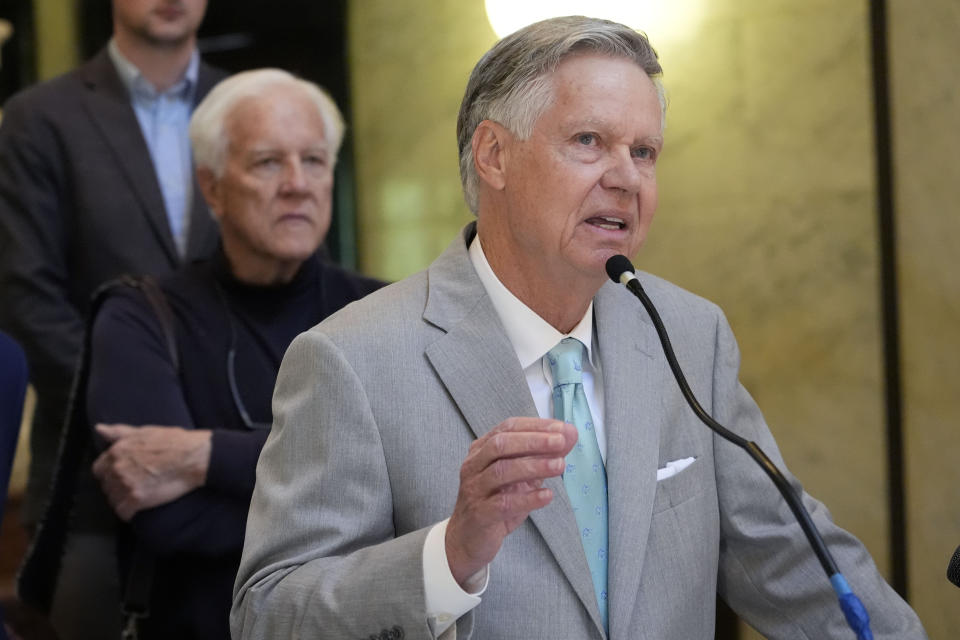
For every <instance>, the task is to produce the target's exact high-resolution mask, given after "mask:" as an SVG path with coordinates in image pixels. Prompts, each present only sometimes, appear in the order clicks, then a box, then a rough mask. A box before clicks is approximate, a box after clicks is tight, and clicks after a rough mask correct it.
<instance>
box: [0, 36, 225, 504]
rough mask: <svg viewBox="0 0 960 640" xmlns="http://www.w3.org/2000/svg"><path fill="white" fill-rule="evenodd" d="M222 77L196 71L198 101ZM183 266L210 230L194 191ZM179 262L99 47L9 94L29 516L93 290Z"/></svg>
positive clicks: (4, 145)
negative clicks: (29, 410) (26, 375)
mask: <svg viewBox="0 0 960 640" xmlns="http://www.w3.org/2000/svg"><path fill="white" fill-rule="evenodd" d="M222 77H224V74H223V72H221V71H219V70H217V69H214V68H212V67H210V66H208V65H206V64H201V65H200V71H199V76H198V81H197V91H196V99H197V100H198V101H199V100H200V99H202V98H203V97H204V96H205V95H206V94H207V92H208V91H209V90H210V89H211V88H212V87H213V85H214V84H215V83H216V82H217V81H219V80H220V79H221V78H222ZM193 195H194V198H193V206H192V211H191V218H190V232H189V233H190V235H189V240H188V249H187V256H186V258H185V260H186V261H190V260H194V259H196V258H199V257H204V256H207V255H210V254H211V253H212V251H213V248H214V247H215V246H216V242H217V235H218V233H217V225H216V223H215V222H214V220H213V219H212V218H211V217H210V213H209V211H208V209H207V207H206V205H205V204H204V202H203V197H202V194H201V193H200V190H199V189H198V188H196V185H195V186H194V193H193ZM179 264H181V259H180V257H179V256H178V254H177V251H176V247H175V245H174V241H173V236H172V235H171V233H170V225H169V222H168V221H167V215H166V210H165V208H164V203H163V196H162V194H161V191H160V185H159V183H158V181H157V176H156V172H155V171H154V167H153V161H152V160H151V158H150V152H149V150H148V149H147V143H146V141H145V140H144V138H143V134H142V133H141V132H140V125H139V123H138V122H137V118H136V114H135V113H134V111H133V108H132V107H131V105H130V98H129V96H128V94H127V90H126V88H125V87H124V86H123V83H122V82H121V80H120V78H119V76H118V75H117V72H116V70H115V69H114V67H113V63H112V62H111V61H110V58H109V56H108V55H107V52H106V49H104V50H102V51H101V52H100V53H98V54H97V55H96V56H95V57H94V58H92V59H91V60H90V61H88V62H87V63H85V64H83V65H82V66H80V67H79V68H77V69H76V70H74V71H71V72H70V73H67V74H65V75H63V76H60V77H59V78H56V79H54V80H51V81H49V82H44V83H41V84H39V85H36V86H34V87H31V88H30V89H27V90H26V91H23V92H22V93H19V94H17V95H16V96H14V97H13V98H11V99H10V100H9V101H8V103H7V104H6V105H5V108H4V113H3V121H2V123H0V297H2V303H0V326H2V327H3V328H4V329H6V330H7V331H9V332H10V334H11V335H13V336H14V337H15V338H16V339H17V341H18V342H20V344H21V345H23V347H24V350H25V351H26V352H27V357H28V359H29V362H30V369H31V378H32V382H33V384H34V385H35V387H36V388H37V392H38V404H37V410H36V411H37V413H36V416H35V421H34V431H33V433H32V437H31V448H32V453H33V456H34V461H33V462H32V463H31V478H30V485H29V487H28V498H27V499H28V504H27V511H28V513H27V514H26V517H27V519H28V521H30V520H33V519H35V517H36V516H37V515H38V509H39V508H40V507H41V506H42V505H43V494H44V493H45V490H46V486H47V484H48V480H49V477H48V476H49V473H50V471H51V470H52V469H51V468H50V467H51V466H52V464H53V461H54V457H55V454H56V447H57V444H58V442H59V433H60V426H61V424H62V423H63V410H64V407H65V405H66V396H67V393H68V391H69V389H70V382H71V379H72V377H73V369H74V366H75V362H76V361H77V357H78V354H79V351H80V342H81V337H82V335H83V316H84V314H85V312H86V309H87V304H88V300H89V298H90V294H91V293H92V292H93V291H94V289H95V288H96V287H97V286H99V285H100V284H102V283H103V282H105V281H106V280H109V279H111V278H114V277H116V276H118V275H120V274H121V273H137V274H139V273H152V274H158V275H159V274H165V273H169V272H172V271H173V270H174V269H176V267H177V266H178V265H179Z"/></svg>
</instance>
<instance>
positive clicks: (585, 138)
mask: <svg viewBox="0 0 960 640" xmlns="http://www.w3.org/2000/svg"><path fill="white" fill-rule="evenodd" d="M596 140H597V136H595V135H594V134H592V133H581V134H579V135H578V136H577V142H579V143H580V144H582V145H585V146H590V145H592V144H593V143H594V142H596Z"/></svg>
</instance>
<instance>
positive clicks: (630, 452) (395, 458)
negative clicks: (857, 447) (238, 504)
mask: <svg viewBox="0 0 960 640" xmlns="http://www.w3.org/2000/svg"><path fill="white" fill-rule="evenodd" d="M659 75H660V64H659V62H658V60H657V57H656V54H655V53H654V51H653V50H652V49H651V48H650V45H649V43H648V42H647V40H646V39H645V38H644V37H643V36H641V35H639V34H638V33H636V32H634V31H632V30H630V29H629V28H627V27H624V26H622V25H618V24H615V23H610V22H606V21H601V20H592V19H588V18H582V17H570V18H561V19H555V20H549V21H545V22H541V23H537V24H534V25H532V26H530V27H527V28H525V29H522V30H520V31H519V32H517V33H514V34H513V35H511V36H509V37H507V38H506V39H504V40H502V41H501V42H499V43H498V44H496V45H495V46H494V47H493V49H491V50H490V51H489V52H488V53H487V54H486V55H485V56H484V57H483V58H482V59H481V60H480V62H479V63H478V64H477V66H476V67H475V69H474V71H473V74H472V75H471V77H470V81H469V83H468V85H467V89H466V93H465V95H464V99H463V103H462V105H461V110H460V118H459V121H458V136H459V146H460V160H461V166H460V168H461V175H462V177H463V184H464V191H465V194H466V198H467V202H468V204H469V205H470V207H471V208H472V209H473V210H474V211H475V213H476V216H477V220H476V222H475V223H472V224H470V225H468V226H467V227H466V228H465V229H464V231H463V233H462V235H461V236H460V237H457V238H456V239H455V240H454V241H453V243H452V244H451V245H450V247H449V248H448V249H447V250H446V252H445V253H443V255H441V256H440V257H439V258H438V259H437V260H436V262H434V263H433V264H432V265H431V266H430V267H429V268H428V269H427V270H426V271H425V272H423V273H420V274H417V275H415V276H412V277H410V278H409V279H407V280H405V281H403V282H400V283H397V284H395V285H393V286H390V287H387V288H385V289H383V290H381V291H379V292H377V293H375V294H373V295H371V296H369V297H368V298H366V299H365V300H363V301H361V302H359V303H358V304H355V305H352V306H350V307H348V308H347V309H345V310H343V311H342V312H340V313H338V314H335V315H334V316H332V317H331V318H328V319H327V320H326V321H325V322H323V323H322V324H321V325H320V326H319V327H317V328H316V329H314V330H312V331H310V332H308V333H306V334H303V335H302V336H300V337H298V338H297V339H296V340H295V341H294V342H293V344H292V345H291V347H290V350H289V352H288V354H287V357H286V358H285V360H284V363H283V366H282V367H281V370H280V374H279V377H278V380H277V390H276V393H275V396H274V409H275V416H274V426H273V430H272V431H271V434H270V437H269V438H268V439H267V443H266V445H265V446H264V449H263V454H262V456H261V458H260V462H259V465H258V467H257V484H256V488H255V489H254V494H253V499H252V502H251V509H250V517H249V520H248V523H247V537H246V542H245V544H244V552H243V560H242V562H241V566H240V572H239V575H238V577H237V592H236V595H235V602H234V609H233V613H232V620H231V625H232V629H233V632H234V637H235V638H237V639H238V640H239V639H240V638H244V639H253V638H288V637H302V638H358V639H360V638H364V639H365V638H371V639H374V638H401V637H402V638H407V639H408V640H409V639H411V638H432V637H437V636H441V637H444V638H449V637H457V638H475V639H477V640H496V639H503V640H518V639H521V638H522V639H524V640H528V639H531V638H563V639H577V640H582V639H587V638H618V639H623V640H627V639H630V640H636V639H645V640H707V639H708V638H713V636H714V603H715V599H716V595H717V594H718V593H719V595H720V596H721V597H723V598H724V599H725V600H726V601H727V602H728V603H729V604H730V605H731V606H732V607H733V609H734V610H736V611H737V612H738V613H739V614H740V615H741V616H743V617H744V618H746V619H747V620H748V621H749V622H750V623H751V624H752V625H753V626H755V627H756V628H757V629H759V630H760V631H761V632H762V633H764V634H765V635H766V636H768V637H770V638H779V639H787V638H818V639H823V638H837V639H841V638H850V637H851V635H850V631H849V630H848V629H847V628H846V625H845V623H844V621H843V616H842V614H841V612H840V610H839V608H838V607H837V605H836V600H835V599H834V596H833V591H832V590H831V588H830V583H829V582H828V581H827V580H826V578H825V577H824V575H823V574H822V573H821V572H820V568H819V567H818V566H817V560H816V558H815V557H814V555H813V554H812V553H811V552H810V551H809V548H808V547H807V545H806V542H805V541H804V539H803V534H802V533H801V530H800V527H799V526H798V525H797V523H796V522H795V521H794V520H793V517H792V515H791V514H790V511H789V510H788V509H787V508H785V506H784V505H783V503H782V501H781V499H780V496H779V495H778V493H777V492H776V490H775V489H774V487H773V486H772V485H771V484H770V483H769V482H768V481H767V478H766V477H765V476H764V472H763V471H762V470H760V469H759V468H757V467H756V466H755V465H753V464H752V463H751V462H750V461H749V460H748V459H747V458H746V456H745V455H744V454H743V453H742V452H741V451H740V450H739V449H736V448H735V447H733V446H732V445H730V444H728V443H727V442H726V441H723V440H719V439H718V438H716V437H715V436H714V435H713V434H712V433H711V432H710V431H708V430H707V429H706V428H704V427H703V426H702V425H701V424H700V423H699V422H698V421H697V419H696V418H695V417H694V415H693V413H692V412H690V410H689V409H688V408H687V406H686V405H685V404H684V401H683V399H682V397H681V395H680V392H679V390H678V388H677V384H676V382H675V381H674V379H673V377H672V376H671V374H670V371H669V369H668V366H667V363H666V361H665V360H664V359H663V356H662V354H661V353H660V351H659V345H658V343H657V336H656V334H655V332H654V329H653V327H652V326H651V325H650V323H649V321H648V320H646V319H645V316H644V314H643V311H642V309H641V308H640V307H639V306H638V304H637V302H636V300H634V299H633V298H632V297H631V296H630V293H629V292H628V291H627V290H626V289H624V288H623V287H619V286H617V285H614V284H613V283H609V282H606V280H607V276H606V274H605V273H604V266H605V263H606V261H607V259H608V258H610V257H611V256H613V255H616V254H626V255H633V254H634V253H636V251H637V250H638V249H639V248H640V246H641V245H642V243H643V241H644V238H645V237H646V234H647V230H648V228H649V226H650V222H651V220H652V218H653V213H654V209H655V208H656V204H657V184H656V177H655V167H656V164H657V159H658V157H659V155H660V152H661V149H662V147H663V107H664V100H663V92H662V89H661V86H660V82H659ZM642 279H643V282H644V285H645V286H646V288H647V290H648V291H649V293H650V296H651V297H652V298H654V299H655V300H657V301H658V303H659V304H660V307H661V310H662V312H663V315H664V320H665V322H666V323H667V325H668V326H669V327H670V328H671V330H672V331H673V332H674V337H675V338H676V342H677V344H679V345H683V348H682V349H681V352H680V358H681V360H682V361H683V366H684V369H685V370H686V372H687V376H688V378H689V381H690V384H691V386H692V387H693V388H694V391H696V392H697V394H698V396H699V397H700V398H701V401H702V402H703V403H704V404H705V406H706V408H707V410H708V411H711V412H713V413H714V414H715V415H716V416H717V418H718V419H719V420H720V421H721V422H723V423H726V424H730V425H733V426H735V428H736V429H737V430H738V431H739V432H740V433H741V434H743V435H744V436H746V437H748V438H749V439H751V440H754V441H756V442H757V443H759V444H760V445H761V446H762V447H763V448H765V449H766V450H767V451H768V452H769V453H771V454H772V456H773V457H774V458H775V459H776V460H777V461H778V462H781V460H780V457H779V454H778V453H777V451H776V446H775V443H774V442H773V438H772V437H771V435H770V432H769V430H768V429H767V427H766V425H765V424H764V422H763V419H762V417H761V415H760V413H759V411H758V409H757V407H756V406H755V405H754V403H753V401H752V400H751V399H750V397H749V395H748V394H747V393H746V391H745V390H744V389H743V388H742V387H741V386H740V385H739V383H738V381H737V367H738V355H737V347H736V344H735V342H734V340H733V337H732V335H731V332H730V329H729V327H728V326H727V323H726V322H725V320H724V318H723V315H722V313H721V312H720V311H719V309H717V307H715V306H714V305H712V304H710V303H708V302H706V301H704V300H702V299H700V298H697V297H695V296H693V295H691V294H689V293H687V292H684V291H682V290H680V289H679V288H677V287H675V286H672V285H670V284H668V283H666V282H664V281H662V280H659V279H657V278H655V277H653V276H649V275H644V276H642ZM329 389H335V392H334V393H327V390H329ZM804 499H805V501H806V504H807V506H808V508H809V509H810V511H811V512H812V513H813V518H814V520H815V521H816V522H817V524H818V525H819V527H820V528H821V530H822V531H823V533H824V537H825V538H826V539H827V541H828V543H829V544H830V546H831V548H832V550H833V552H834V554H835V555H836V557H837V559H838V561H839V563H840V565H841V566H842V567H843V568H844V571H845V572H846V575H847V577H848V578H849V580H850V583H851V584H853V585H854V588H855V589H856V590H857V591H858V592H859V594H860V596H861V597H862V598H863V600H864V601H865V602H866V605H867V607H868V608H869V610H870V613H871V614H872V615H873V621H874V630H875V631H876V637H877V638H886V639H888V640H892V639H893V638H898V639H901V640H902V639H904V638H914V639H917V638H923V637H924V633H923V630H922V628H921V626H920V624H919V622H918V621H917V618H916V616H915V615H914V614H913V612H912V611H911V610H910V609H909V607H908V606H907V605H906V604H905V603H904V602H903V601H902V600H901V599H900V598H899V597H898V596H897V595H896V594H895V593H894V592H893V591H892V590H891V589H890V587H889V586H888V585H887V584H886V583H885V582H884V581H883V579H882V578H881V577H880V575H879V574H878V572H877V569H876V567H875V566H874V564H873V562H872V561H871V559H870V557H869V555H868V554H867V552H866V550H865V549H864V548H863V547H862V545H861V544H860V543H859V542H857V541H856V540H855V539H854V538H853V537H852V536H850V535H849V534H848V533H846V532H844V531H842V530H841V529H839V528H837V527H836V526H835V525H834V524H833V523H832V522H831V521H830V518H829V516H828V514H827V512H826V510H825V509H824V507H823V506H822V505H821V504H819V503H817V502H816V501H814V500H813V499H812V498H810V497H809V496H804Z"/></svg>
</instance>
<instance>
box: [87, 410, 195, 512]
mask: <svg viewBox="0 0 960 640" xmlns="http://www.w3.org/2000/svg"><path fill="white" fill-rule="evenodd" d="M96 430H97V433H98V434H100V435H101V436H103V437H104V438H105V439H106V440H107V442H110V443H111V444H110V446H109V448H107V450H106V451H104V452H103V453H101V454H100V456H99V457H97V459H96V460H95V461H94V463H93V474H94V475H95V476H96V477H97V479H98V480H99V481H100V486H101V487H102V488H103V492H104V493H105V494H106V496H107V500H108V501H109V502H110V506H112V507H113V510H114V511H116V513H117V515H118V516H120V519H122V520H125V521H127V520H130V519H131V518H132V517H133V516H134V515H135V514H136V513H137V512H138V511H142V510H144V509H150V508H151V507H156V506H159V505H162V504H166V503H168V502H171V501H173V500H176V499H177V498H179V497H181V496H183V495H185V494H187V493H189V492H190V491H193V490H194V489H196V488H197V487H201V486H203V484H204V482H206V479H207V468H208V467H209V466H210V449H211V444H210V439H211V436H212V432H210V431H208V430H198V429H183V428H182V427H161V426H143V427H132V426H130V425H123V424H116V425H106V424H98V425H97V426H96Z"/></svg>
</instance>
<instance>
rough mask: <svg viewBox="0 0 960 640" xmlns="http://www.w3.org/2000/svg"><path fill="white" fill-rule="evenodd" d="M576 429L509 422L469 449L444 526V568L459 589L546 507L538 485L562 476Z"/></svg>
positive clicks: (549, 495)
mask: <svg viewBox="0 0 960 640" xmlns="http://www.w3.org/2000/svg"><path fill="white" fill-rule="evenodd" d="M576 442H577V429H576V427H574V426H573V425H570V424H564V423H563V422H560V421H559V420H547V419H543V418H510V419H508V420H505V421H504V422H502V423H500V424H499V425H497V426H496V427H495V428H494V429H493V430H492V431H490V432H489V433H487V434H486V435H484V436H483V437H482V438H479V439H477V440H476V441H475V442H474V443H473V444H472V445H470V452H469V453H468V454H467V459H466V460H465V461H464V462H463V465H462V466H461V467H460V490H459V492H458V494H457V504H456V505H455V506H454V509H453V515H452V516H450V521H449V523H448V524H447V535H446V540H445V542H446V551H447V562H448V563H449V565H450V571H451V572H452V573H453V577H454V578H455V579H456V580H457V582H458V583H459V584H460V585H465V584H466V581H467V579H468V578H469V577H470V576H472V575H473V574H475V573H476V572H477V571H479V570H480V569H482V568H483V567H485V566H486V565H487V564H489V563H490V562H491V561H492V560H493V559H494V557H495V556H496V555H497V552H498V551H499V550H500V546H501V545H502V544H503V540H504V538H506V537H507V534H509V533H510V532H511V531H513V530H514V529H516V528H517V527H518V526H520V523H522V522H523V521H524V519H526V517H527V515H528V514H529V513H530V512H531V511H533V510H534V509H539V508H541V507H544V506H546V505H548V504H550V501H551V500H552V499H553V492H552V491H551V490H550V489H547V488H544V487H543V486H542V485H543V481H544V480H546V479H547V478H550V477H553V476H559V475H560V474H561V473H563V469H564V466H565V464H566V463H565V457H566V455H567V454H568V453H569V452H570V450H571V449H572V448H573V445H574V444H576Z"/></svg>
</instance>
